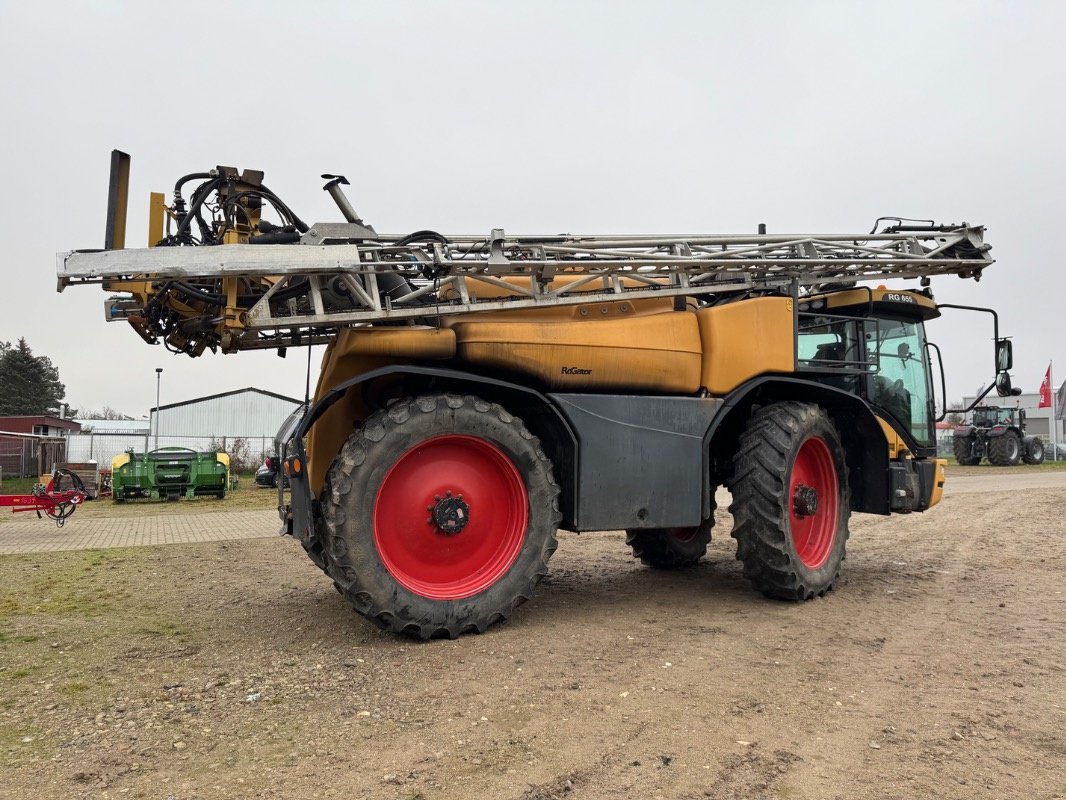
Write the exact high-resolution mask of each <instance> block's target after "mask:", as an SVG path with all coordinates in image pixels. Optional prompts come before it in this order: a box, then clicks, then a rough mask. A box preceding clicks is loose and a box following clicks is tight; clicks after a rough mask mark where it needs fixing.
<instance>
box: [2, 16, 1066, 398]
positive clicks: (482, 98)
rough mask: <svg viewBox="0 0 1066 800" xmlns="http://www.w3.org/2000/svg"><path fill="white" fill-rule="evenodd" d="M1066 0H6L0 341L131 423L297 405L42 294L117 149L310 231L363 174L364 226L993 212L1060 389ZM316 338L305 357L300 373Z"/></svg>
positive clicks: (166, 183) (355, 191)
mask: <svg viewBox="0 0 1066 800" xmlns="http://www.w3.org/2000/svg"><path fill="white" fill-rule="evenodd" d="M1064 29H1066V3H1061V2H1047V3H1042V2H1020V3H989V2H982V3H973V2H958V3H935V2H917V3H906V2H902V3H901V2H895V3H890V4H885V3H844V2H840V3H829V2H825V3H817V2H807V3H794V2H780V3H771V2H763V3H738V2H722V3H714V2H692V3H684V2H675V3H671V2H655V3H652V2H644V3H621V2H614V3H607V2H603V3H598V2H596V3H594V2H558V3H550V2H544V1H543V0H538V1H537V2H526V3H504V2H496V3H490V2H480V3H479V2H448V3H444V2H437V3H401V2H390V3H376V4H371V3H356V2H345V3H335V4H331V3H313V2H304V3H299V4H297V3H293V2H284V3H272V2H259V3H255V4H247V3H240V4H238V3H222V2H210V3H196V2H185V3H181V4H178V5H175V4H167V5H165V6H164V5H163V4H161V3H148V2H140V3H133V2H130V3H105V2H94V3H48V2H40V1H38V2H34V3H23V2H12V1H11V0H0V70H2V74H3V76H4V77H3V80H2V82H0V114H2V119H3V125H2V134H0V135H2V137H3V145H4V146H3V154H4V156H5V160H6V164H5V165H4V169H3V175H4V180H3V184H2V191H0V225H2V228H0V230H2V232H3V237H2V239H0V252H2V260H0V276H2V278H3V284H2V287H3V288H2V289H0V298H2V299H0V340H8V341H14V340H15V339H17V338H18V337H20V336H25V337H26V338H27V340H28V341H29V343H30V345H31V347H32V348H33V349H34V352H35V353H37V354H39V355H48V356H50V357H51V358H52V360H53V361H54V362H55V364H56V365H57V366H58V367H59V371H60V376H61V378H62V380H63V381H64V382H65V384H66V387H67V399H68V400H69V402H70V403H71V404H72V405H74V406H77V407H79V408H82V409H86V408H100V407H101V406H103V405H110V406H112V407H114V408H116V409H119V410H121V411H123V412H125V413H127V414H131V415H134V416H140V415H143V414H146V413H147V410H148V408H149V407H150V406H151V405H154V402H155V390H156V384H155V368H156V367H162V368H163V369H164V372H163V376H162V402H163V403H168V402H176V401H179V400H185V399H189V398H192V397H196V396H200V395H203V394H209V393H214V392H220V391H227V390H230V389H236V388H242V387H245V386H256V387H259V388H262V389H268V390H271V391H275V392H279V393H282V394H286V395H291V396H302V394H303V386H304V369H305V363H304V361H303V360H302V358H300V357H295V358H294V357H293V355H292V354H290V357H289V358H288V359H285V360H282V359H280V358H278V357H277V356H275V355H273V354H268V353H240V354H236V355H211V354H208V355H206V356H204V357H202V358H198V359H190V358H188V357H187V356H177V355H171V354H170V353H167V352H166V351H165V350H163V349H162V347H150V346H148V345H146V344H145V343H144V342H142V341H141V340H140V339H139V338H138V337H137V336H136V334H135V333H134V332H133V331H132V330H131V329H130V328H129V327H128V326H127V325H125V324H124V323H113V324H107V323H105V322H104V320H103V311H102V308H103V299H104V297H105V294H104V293H103V292H102V291H100V289H99V288H97V287H75V288H71V289H68V290H67V291H65V292H64V293H63V294H56V292H55V253H56V252H58V251H63V250H70V249H74V248H84V247H99V246H101V245H102V243H103V228H104V217H105V209H106V195H107V175H108V163H109V162H108V159H109V152H110V150H111V149H112V148H115V147H117V148H120V149H122V150H125V151H126V152H128V153H130V154H131V155H132V157H133V168H132V178H131V187H130V216H129V226H128V232H127V245H129V246H144V243H145V242H144V240H145V238H146V235H147V233H146V232H147V203H148V193H149V192H150V191H161V192H166V193H167V194H168V196H169V194H170V191H171V188H172V186H173V184H174V181H175V179H176V178H177V177H178V176H180V175H182V174H185V173H188V172H195V171H204V170H208V169H210V168H212V167H214V166H215V165H217V164H226V165H233V166H237V167H241V168H249V167H250V168H255V169H262V170H264V171H265V172H266V182H267V184H268V185H269V186H270V187H271V189H273V190H274V191H275V192H277V193H278V194H279V195H280V196H281V197H282V198H283V199H284V200H285V202H286V203H288V204H289V205H290V206H291V207H292V208H293V209H294V210H295V211H296V212H297V213H298V214H299V215H300V216H301V217H303V218H304V219H305V220H307V221H308V222H314V221H316V220H340V216H339V214H338V212H337V211H336V209H335V207H334V206H333V205H332V202H331V201H330V200H329V198H328V196H327V195H326V194H325V193H324V192H322V190H321V185H322V181H321V180H319V178H318V176H319V174H321V173H323V172H337V173H343V174H345V175H347V176H348V178H349V179H350V180H351V182H352V186H351V188H350V196H351V198H352V201H353V204H354V205H355V207H356V208H357V209H358V210H359V212H360V213H361V214H362V216H363V217H364V218H365V219H366V220H367V221H369V222H371V223H372V224H374V225H375V226H376V227H377V229H378V230H379V231H385V232H408V231H414V230H418V229H423V228H432V229H435V230H440V231H443V232H445V233H447V232H453V233H473V232H485V233H488V231H489V230H490V229H491V228H493V227H503V228H505V229H506V230H507V231H508V232H513V233H521V232H529V233H548V232H551V233H557V232H563V231H567V232H571V233H650V232H664V233H669V232H676V231H684V232H692V231H704V232H707V233H729V232H745V233H746V232H753V231H754V230H755V227H756V225H757V224H758V223H759V222H765V223H767V224H768V226H769V230H770V231H772V232H862V231H867V230H869V228H870V226H871V224H872V223H873V220H874V219H875V218H876V217H879V216H883V215H902V216H909V217H921V218H935V219H937V220H938V221H942V222H959V221H963V220H965V221H968V222H970V223H978V224H983V225H986V226H987V227H988V233H987V241H988V242H990V243H991V244H992V246H993V255H994V256H995V257H996V259H997V261H998V263H997V264H996V265H995V266H993V267H992V268H991V269H989V270H988V271H987V273H986V277H985V278H984V279H983V280H982V281H981V282H980V283H974V282H973V281H963V280H960V279H958V278H954V277H946V278H937V279H934V281H933V290H934V292H935V293H936V296H937V299H938V300H940V301H941V302H954V303H966V304H976V305H994V306H995V307H996V308H997V309H998V310H999V311H1000V314H1001V325H1002V329H1003V332H1004V333H1006V334H1009V335H1012V336H1013V338H1014V343H1015V370H1014V373H1013V374H1014V380H1015V384H1016V385H1019V386H1022V387H1023V388H1025V389H1026V390H1027V391H1034V390H1035V389H1036V388H1037V387H1038V385H1039V383H1040V381H1041V379H1042V378H1043V375H1044V371H1045V369H1046V368H1047V365H1048V362H1049V361H1050V360H1052V359H1055V360H1056V364H1057V375H1056V383H1059V382H1061V381H1062V380H1063V379H1066V345H1064V343H1063V342H1064V338H1063V315H1064V311H1066V302H1064V290H1066V279H1064V278H1063V274H1064V266H1063V263H1062V262H1063V260H1064V254H1062V253H1059V252H1058V251H1057V250H1056V249H1055V248H1056V247H1057V245H1058V243H1059V241H1060V239H1059V237H1060V236H1061V235H1062V234H1061V233H1060V230H1061V227H1062V224H1063V217H1064V213H1063V212H1064V211H1066V208H1064V205H1066V204H1064V201H1063V186H1064V182H1066V157H1064V155H1063V153H1064V147H1066V145H1064V139H1066V100H1064V97H1066V93H1064V92H1063V89H1062V86H1063V85H1064V84H1066V57H1064V50H1063V46H1062V38H1061V36H1062V31H1063V30H1064ZM949 313H951V314H952V316H951V317H950V318H948V317H947V316H945V318H944V319H943V320H938V321H936V322H933V323H931V324H930V326H929V330H930V334H931V336H932V337H933V338H934V339H935V340H936V341H938V342H939V343H940V344H941V346H942V347H943V348H944V351H945V357H946V361H947V370H948V395H949V397H950V398H960V397H961V396H962V395H963V393H964V392H965V393H970V392H972V390H973V389H975V388H976V387H977V386H978V385H979V384H981V383H982V382H987V381H988V380H989V379H990V378H991V377H992V374H991V369H992V365H991V363H990V362H991V358H990V352H991V346H990V337H991V326H990V324H989V322H988V318H987V317H986V316H984V315H976V314H970V315H966V314H963V313H962V312H949ZM317 361H318V354H317V353H316V358H315V363H316V367H317Z"/></svg>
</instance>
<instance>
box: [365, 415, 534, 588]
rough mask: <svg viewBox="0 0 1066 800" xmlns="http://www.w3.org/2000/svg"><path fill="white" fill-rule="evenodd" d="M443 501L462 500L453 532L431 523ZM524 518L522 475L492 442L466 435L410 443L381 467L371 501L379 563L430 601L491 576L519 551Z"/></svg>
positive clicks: (486, 583)
mask: <svg viewBox="0 0 1066 800" xmlns="http://www.w3.org/2000/svg"><path fill="white" fill-rule="evenodd" d="M449 492H450V493H451V494H449ZM452 498H454V500H452ZM442 502H454V503H461V504H462V505H463V506H464V511H463V514H462V516H463V517H464V518H465V520H466V521H465V522H464V523H463V527H462V529H461V530H459V531H458V532H455V533H445V532H444V530H443V529H442V528H441V527H440V526H439V525H438V524H436V523H435V522H434V508H437V507H439V505H440V504H441V503H442ZM528 525H529V499H528V496H527V494H526V488H525V484H524V483H523V482H522V476H521V475H519V473H518V470H517V469H516V468H515V466H514V464H512V463H511V460H510V459H509V458H508V457H507V456H505V455H504V454H503V453H502V452H501V451H500V450H499V449H498V448H497V447H496V446H495V445H493V444H491V443H489V442H487V441H485V440H484V439H478V438H475V437H473V436H461V435H446V436H437V437H434V438H432V439H427V440H426V441H424V442H421V443H419V444H417V445H415V446H414V447H412V448H411V449H410V450H408V451H407V452H405V453H404V454H403V455H401V456H400V457H399V458H398V459H397V460H396V463H395V464H393V465H392V467H391V468H390V469H389V471H388V472H387V473H386V474H385V478H384V480H383V481H382V482H381V488H379V489H378V495H377V498H376V499H375V500H374V545H375V546H376V547H377V551H378V555H379V556H380V558H381V562H382V563H383V564H384V565H385V568H386V569H387V570H388V571H389V573H390V574H391V575H392V576H393V577H394V578H395V579H396V580H397V581H398V582H399V583H400V585H401V586H403V587H404V588H405V589H409V590H410V591H412V592H415V593H416V594H419V595H422V596H423V597H428V598H430V599H433V600H459V599H462V598H464V597H471V596H472V595H475V594H477V593H478V592H482V591H484V590H485V589H488V588H489V587H490V586H492V585H493V584H494V583H496V581H497V580H499V579H500V578H501V577H502V576H503V575H504V574H505V573H506V572H507V570H509V569H510V568H511V565H512V564H514V562H515V559H517V558H518V554H519V552H520V551H521V550H522V544H523V543H524V542H525V538H526V528H527V527H528Z"/></svg>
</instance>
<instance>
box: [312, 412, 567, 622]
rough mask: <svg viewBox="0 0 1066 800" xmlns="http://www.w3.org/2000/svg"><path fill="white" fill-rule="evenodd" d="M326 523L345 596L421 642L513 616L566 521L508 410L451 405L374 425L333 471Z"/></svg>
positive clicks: (545, 472) (329, 560) (370, 422)
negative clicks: (562, 517) (561, 525)
mask: <svg viewBox="0 0 1066 800" xmlns="http://www.w3.org/2000/svg"><path fill="white" fill-rule="evenodd" d="M322 513H323V522H324V525H323V528H324V533H323V539H324V545H325V546H324V559H325V568H326V572H327V573H328V574H329V576H330V577H331V578H333V580H334V582H335V583H336V585H337V589H338V590H339V591H340V592H341V594H343V595H344V596H345V598H346V599H347V600H348V601H349V602H350V603H351V604H352V605H353V606H354V607H355V609H356V610H357V611H358V612H359V613H360V614H362V615H363V616H365V617H367V618H368V619H370V620H371V621H372V622H374V623H375V624H376V625H378V626H379V627H381V628H384V629H386V630H389V631H393V632H395V633H403V634H406V635H409V636H413V637H416V638H419V639H429V638H431V637H448V638H453V639H454V638H455V637H457V636H459V635H460V634H463V633H467V632H476V633H481V632H483V631H484V630H485V629H486V628H488V627H489V626H490V625H492V624H494V623H496V622H499V621H500V620H503V619H506V618H507V617H509V616H510V615H511V613H512V612H513V611H514V610H515V608H517V607H518V606H519V605H520V604H522V603H523V602H525V601H526V600H529V599H530V597H532V595H533V589H534V587H535V586H536V585H537V583H538V582H539V581H540V579H541V578H543V577H544V575H545V574H547V571H548V559H549V558H550V557H551V555H552V553H554V552H555V548H556V538H555V537H556V531H557V529H558V527H559V522H560V520H561V515H560V513H559V487H558V485H557V484H556V483H555V479H554V477H553V475H552V465H551V462H550V461H549V460H548V457H547V456H546V455H545V453H544V451H543V450H542V449H541V446H540V443H539V441H538V440H537V438H536V437H534V436H533V434H531V433H530V432H529V431H528V430H527V429H526V427H525V425H524V424H523V423H522V421H521V420H520V419H518V418H517V417H515V416H512V415H511V414H509V413H508V412H507V411H506V410H505V409H503V408H502V407H500V406H499V405H497V404H495V403H489V402H487V401H485V400H482V399H480V398H477V397H472V396H460V395H450V394H449V395H443V394H431V395H423V396H420V397H414V398H404V399H401V400H399V401H397V402H395V403H393V404H392V405H391V406H389V407H388V408H387V409H384V410H381V411H378V412H376V413H375V414H373V415H371V416H370V417H369V418H367V420H366V422H365V423H364V424H363V426H362V427H361V428H360V429H359V430H357V431H356V432H355V433H353V434H352V435H351V436H350V437H349V438H348V441H347V442H346V443H345V444H344V446H343V447H342V448H341V451H340V453H339V454H338V455H337V458H336V459H335V460H334V462H333V465H332V466H331V468H330V471H329V474H328V476H327V478H326V489H325V493H324V496H323V502H322Z"/></svg>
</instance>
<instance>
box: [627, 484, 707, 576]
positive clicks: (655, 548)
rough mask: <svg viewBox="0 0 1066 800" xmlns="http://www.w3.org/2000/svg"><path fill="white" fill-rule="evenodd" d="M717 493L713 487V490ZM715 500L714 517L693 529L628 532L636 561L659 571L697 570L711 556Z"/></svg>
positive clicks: (628, 542) (629, 542) (628, 539)
mask: <svg viewBox="0 0 1066 800" xmlns="http://www.w3.org/2000/svg"><path fill="white" fill-rule="evenodd" d="M712 491H713V487H712ZM714 508H715V504H714V497H713V495H712V498H711V515H710V516H709V517H708V518H707V519H705V520H704V521H703V522H702V523H701V524H699V525H697V526H695V527H692V528H647V529H643V530H628V531H626V544H628V545H629V546H630V547H631V548H632V549H633V557H634V558H639V559H640V560H641V562H642V563H643V564H645V565H647V566H649V567H654V568H655V569H682V568H684V567H692V566H695V565H696V563H697V562H699V560H700V559H701V558H703V556H705V555H706V554H707V545H708V544H710V543H711V529H712V528H713V527H714Z"/></svg>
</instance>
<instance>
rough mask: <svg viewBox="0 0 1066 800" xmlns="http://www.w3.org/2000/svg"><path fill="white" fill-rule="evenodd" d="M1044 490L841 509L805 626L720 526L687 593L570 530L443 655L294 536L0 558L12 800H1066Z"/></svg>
mask: <svg viewBox="0 0 1066 800" xmlns="http://www.w3.org/2000/svg"><path fill="white" fill-rule="evenodd" d="M1022 474H1024V475H1027V476H1032V475H1034V474H1035V475H1036V477H1035V478H1033V479H1032V480H1028V481H1027V480H1024V479H1022V478H1020V476H1021V475H1022ZM1050 474H1052V475H1056V476H1058V475H1061V476H1062V477H1054V478H1045V474H1036V473H1031V472H1026V473H1018V474H1017V475H1013V476H1011V478H1010V480H1009V482H1005V481H1004V479H1003V477H1002V476H1001V475H989V476H985V477H978V478H972V477H968V476H967V477H965V478H960V479H959V480H957V482H956V483H955V485H954V486H953V487H952V489H951V491H950V492H949V494H948V496H947V497H946V498H945V500H944V502H943V503H942V504H941V506H940V507H938V508H937V509H934V510H933V511H931V512H929V513H927V514H925V515H913V516H911V517H909V518H902V517H894V518H884V519H882V518H875V517H855V518H854V519H853V524H852V537H851V540H850V542H849V556H848V560H847V562H846V564H845V569H844V573H843V580H842V581H841V583H840V585H839V586H838V588H837V590H836V591H834V592H832V593H831V594H830V595H829V596H828V597H827V598H825V599H823V600H819V601H815V602H811V603H807V604H804V605H791V604H784V603H779V602H772V601H769V600H765V599H763V598H761V597H760V596H758V595H755V594H753V593H752V592H751V591H750V590H749V587H748V586H747V584H746V582H745V581H744V580H743V578H742V577H741V574H740V567H739V564H738V563H737V562H736V561H735V560H734V559H733V551H734V548H733V542H732V540H731V539H730V538H729V535H728V529H729V524H730V519H729V515H728V514H726V513H720V514H719V520H718V523H719V527H718V529H717V530H716V540H715V542H714V543H713V544H712V551H711V554H710V558H709V559H708V561H707V563H705V564H703V565H701V566H700V567H698V568H696V569H694V570H690V571H687V572H683V573H662V572H655V571H652V570H648V569H646V568H643V567H641V566H640V565H639V564H638V563H637V562H635V561H634V560H633V559H632V558H631V557H630V556H629V554H628V552H627V550H626V548H625V545H624V539H623V538H622V536H621V535H620V534H593V535H588V534H585V535H582V536H580V537H579V536H576V535H572V534H563V535H562V536H561V546H560V549H559V552H558V553H557V554H556V556H555V558H554V559H553V561H552V569H553V571H552V574H551V576H550V578H549V579H548V580H547V581H546V583H545V584H543V586H542V588H541V590H540V592H539V593H538V596H537V598H536V599H535V600H534V602H532V603H530V604H527V605H526V606H524V607H523V608H522V609H521V610H520V611H519V613H518V614H517V615H516V616H515V618H514V619H513V620H512V621H510V622H509V623H507V624H505V625H502V626H498V627H497V628H495V629H493V631H492V632H491V633H489V634H486V635H484V636H480V637H464V638H462V639H460V640H458V641H454V642H451V641H437V642H430V643H428V644H416V643H413V642H410V641H406V640H403V639H397V638H394V637H392V636H388V635H385V634H382V633H379V632H378V631H377V630H376V629H373V628H372V627H370V625H369V624H368V623H365V622H364V621H363V620H362V619H361V618H359V617H358V616H356V615H355V614H354V613H353V612H350V611H349V610H348V608H347V607H346V606H345V605H344V604H343V603H342V601H341V599H340V597H339V595H337V594H336V593H335V592H334V590H333V588H332V586H331V585H330V583H329V581H327V580H325V579H324V578H323V577H322V576H321V574H320V573H318V571H317V570H316V569H315V568H314V567H313V566H312V565H311V564H310V562H309V561H307V560H306V559H305V557H304V556H303V555H302V553H301V552H300V551H299V548H298V546H297V545H295V544H294V543H293V542H291V541H289V540H284V539H265V540H244V541H232V542H217V543H199V544H189V545H170V546H166V547H138V548H130V549H124V550H107V551H87V552H74V553H55V554H53V553H49V554H34V555H14V556H4V557H0V586H2V587H3V588H2V589H0V768H2V770H3V775H4V778H3V781H0V797H18V798H22V797H101V798H102V797H109V798H120V797H149V798H170V797H173V798H178V799H181V798H197V797H198V798H216V797H268V798H286V799H287V800H289V799H292V798H305V797H323V798H325V797H337V798H341V797H343V798H362V797H366V798H388V799H389V800H392V799H393V798H396V799H397V800H399V799H401V798H403V799H405V800H412V799H413V798H425V799H426V800H434V799H437V798H439V799H441V800H446V799H448V798H469V797H485V798H489V797H491V798H526V799H527V800H534V799H535V798H556V797H564V796H565V797H574V798H611V797H627V798H628V797H649V798H655V797H661V798H702V797H713V798H761V797H766V798H778V797H781V798H848V799H849V800H850V799H851V798H878V799H879V800H881V799H885V798H916V797H929V796H933V795H935V796H937V797H938V798H967V800H969V798H981V797H989V798H1062V797H1066V768H1064V767H1063V765H1064V764H1066V734H1064V732H1063V731H1064V729H1066V671H1064V666H1063V664H1064V662H1066V613H1064V612H1066V596H1064V595H1063V591H1066V581H1064V580H1063V575H1064V574H1066V514H1064V513H1063V511H1064V509H1066V480H1064V479H1066V473H1061V474H1060V473H1050ZM1018 480H1022V481H1023V482H1028V483H1029V484H1032V483H1034V482H1035V483H1037V484H1038V485H1039V488H1021V487H1019V486H1016V485H1009V484H1015V483H1016V482H1017V481H1018ZM975 481H976V482H975ZM1045 481H1048V483H1045ZM949 485H951V484H949ZM1005 489H1009V490H1010V492H1011V493H1010V494H1008V493H1006V492H1004V491H1002V490H1005Z"/></svg>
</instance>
